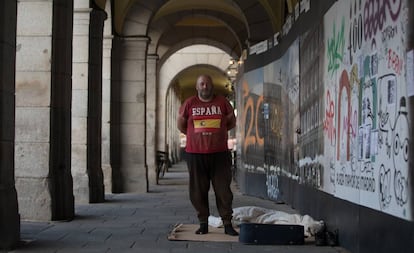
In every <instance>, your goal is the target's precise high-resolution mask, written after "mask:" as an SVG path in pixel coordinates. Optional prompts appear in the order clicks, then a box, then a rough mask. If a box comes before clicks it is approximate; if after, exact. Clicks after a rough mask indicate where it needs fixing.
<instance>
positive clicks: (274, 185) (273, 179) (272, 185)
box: [266, 175, 280, 200]
mask: <svg viewBox="0 0 414 253" xmlns="http://www.w3.org/2000/svg"><path fill="white" fill-rule="evenodd" d="M266 179H267V180H266V185H267V196H268V197H269V198H270V199H273V200H277V199H278V197H279V195H280V190H279V179H278V176H277V175H267V176H266Z"/></svg>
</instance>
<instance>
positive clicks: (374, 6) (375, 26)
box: [364, 0, 401, 41]
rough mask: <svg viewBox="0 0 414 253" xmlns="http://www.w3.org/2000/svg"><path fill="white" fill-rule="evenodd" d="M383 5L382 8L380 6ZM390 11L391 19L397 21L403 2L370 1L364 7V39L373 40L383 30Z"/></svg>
mask: <svg viewBox="0 0 414 253" xmlns="http://www.w3.org/2000/svg"><path fill="white" fill-rule="evenodd" d="M381 3H382V6H380V4H381ZM387 10H388V11H389V14H390V16H391V19H392V20H393V21H395V20H397V18H398V16H399V15H400V10H401V0H384V1H378V0H369V1H367V2H366V3H365V6H364V39H365V41H367V40H369V39H371V38H372V37H373V36H375V34H376V33H377V32H378V31H379V30H382V29H383V25H384V24H385V22H386V17H387V15H386V11H387Z"/></svg>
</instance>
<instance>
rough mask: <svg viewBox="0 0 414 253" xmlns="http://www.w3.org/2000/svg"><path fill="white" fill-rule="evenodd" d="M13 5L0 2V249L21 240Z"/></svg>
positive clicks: (11, 246)
mask: <svg viewBox="0 0 414 253" xmlns="http://www.w3.org/2000/svg"><path fill="white" fill-rule="evenodd" d="M16 9H17V5H16V1H14V0H5V1H1V2H0V30H3V28H4V30H3V31H2V32H0V56H1V57H0V175H1V176H0V249H11V248H14V247H15V246H16V245H17V244H18V242H19V240H20V215H19V210H18V202H17V192H16V188H15V180H14V127H15V123H14V122H15V113H14V109H15V108H14V107H15V96H14V93H15V60H16V55H15V52H16V20H17V11H16Z"/></svg>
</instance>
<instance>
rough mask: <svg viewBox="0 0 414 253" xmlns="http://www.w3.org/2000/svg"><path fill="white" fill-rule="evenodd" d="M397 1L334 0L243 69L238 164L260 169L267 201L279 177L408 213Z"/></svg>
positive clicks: (401, 24)
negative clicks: (307, 26) (299, 31)
mask: <svg viewBox="0 0 414 253" xmlns="http://www.w3.org/2000/svg"><path fill="white" fill-rule="evenodd" d="M406 5H407V2H406V1H405V0H383V1H378V0H341V1H336V2H335V4H333V6H332V7H331V8H330V9H329V10H328V11H327V13H326V14H325V16H324V20H323V22H322V23H321V24H320V25H319V26H315V27H314V28H313V30H312V31H307V32H306V33H305V34H303V35H302V37H301V38H300V43H297V42H295V43H293V44H292V45H291V47H290V48H289V49H288V50H287V51H286V53H285V55H283V56H282V57H281V58H279V59H277V60H275V61H274V62H272V63H271V64H268V65H267V66H265V67H263V68H260V69H257V70H254V71H251V72H249V73H247V74H245V76H244V78H245V81H244V82H243V84H242V91H243V93H242V95H240V98H239V101H240V103H241V105H242V107H241V108H242V115H241V125H242V126H243V127H242V130H241V131H240V132H241V137H242V154H243V158H242V159H243V163H244V164H245V168H247V169H248V170H250V171H253V172H257V173H265V174H266V187H267V195H268V197H269V198H270V199H277V198H278V197H279V196H280V189H279V181H280V176H281V175H283V176H289V177H291V178H293V179H295V180H296V179H297V180H298V182H299V183H304V184H307V185H310V186H313V187H315V188H318V189H320V190H322V191H325V192H327V193H330V194H332V195H334V196H336V197H338V198H341V199H345V200H347V201H351V202H354V203H356V204H359V205H361V206H365V207H369V208H373V209H376V210H379V211H381V212H384V213H387V214H390V215H393V216H396V217H400V218H403V219H407V220H412V219H413V217H411V214H412V211H411V206H412V203H410V200H411V199H412V197H411V196H410V195H409V194H410V191H409V189H410V187H412V185H411V184H412V183H411V182H409V164H408V154H409V148H410V147H409V141H410V140H409V138H410V136H409V132H410V131H409V130H410V127H411V124H410V122H409V117H408V115H409V112H408V110H409V108H408V106H407V99H408V95H407V81H406V76H407V74H406V72H407V70H406V64H407V59H406V57H407V56H406V45H405V41H406V36H407V34H406V32H407V31H408V29H407V28H406V26H407V20H405V13H407V6H406ZM347 35H348V38H346V36H347ZM299 45H300V50H299ZM299 51H300V53H301V56H300V57H299V53H298V52H299ZM299 58H300V59H299ZM299 60H300V78H298V76H299V66H298V65H299ZM297 80H300V82H298V81H297ZM263 87H267V88H266V89H267V90H266V92H267V93H269V94H267V93H265V92H264V88H263ZM276 90H277V92H276ZM272 92H274V94H273V93H272ZM295 131H296V133H299V134H298V135H297V134H296V133H295ZM298 150H299V151H300V152H298ZM292 154H294V155H292ZM296 159H297V160H296Z"/></svg>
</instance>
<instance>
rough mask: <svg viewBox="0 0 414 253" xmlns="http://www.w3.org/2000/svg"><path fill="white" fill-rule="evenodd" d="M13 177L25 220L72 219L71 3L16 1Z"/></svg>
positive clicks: (31, 0)
mask: <svg viewBox="0 0 414 253" xmlns="http://www.w3.org/2000/svg"><path fill="white" fill-rule="evenodd" d="M17 13H18V19H17V20H18V26H17V39H16V41H17V42H16V47H17V48H16V137H15V138H16V139H15V172H16V188H17V191H18V200H19V209H20V213H21V215H22V218H23V219H30V220H51V219H52V220H67V219H72V218H73V216H74V201H73V193H72V187H73V186H72V176H71V173H70V137H71V135H70V127H71V118H70V105H71V101H70V98H71V95H72V94H71V75H72V69H71V62H72V57H71V56H72V55H71V54H72V25H73V19H72V18H73V5H72V1H65V0H53V1H52V0H49V1H44V0H42V1H40V0H39V1H33V0H26V1H25V0H21V1H18V12H17Z"/></svg>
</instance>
